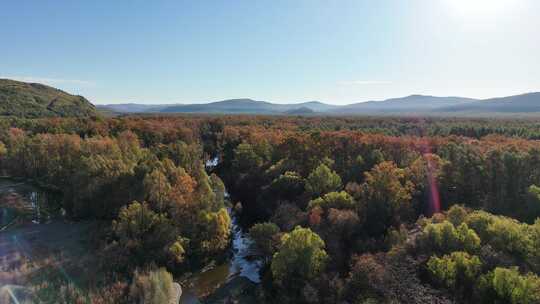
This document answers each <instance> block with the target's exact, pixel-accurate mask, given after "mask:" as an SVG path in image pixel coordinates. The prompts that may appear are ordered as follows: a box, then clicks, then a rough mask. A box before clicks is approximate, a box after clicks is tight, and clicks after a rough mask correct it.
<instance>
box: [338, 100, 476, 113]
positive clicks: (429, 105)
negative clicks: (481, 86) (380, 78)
mask: <svg viewBox="0 0 540 304" xmlns="http://www.w3.org/2000/svg"><path fill="white" fill-rule="evenodd" d="M476 101H477V100H475V99H471V98H463V97H436V96H426V95H410V96H407V97H401V98H391V99H386V100H382V101H367V102H359V103H354V104H350V105H346V106H342V107H339V108H336V109H334V110H333V111H332V112H333V113H340V114H362V113H363V114H370V113H374V114H376V113H404V112H405V113H411V112H430V111H433V110H438V109H440V108H444V107H449V106H456V105H461V104H465V103H471V102H476Z"/></svg>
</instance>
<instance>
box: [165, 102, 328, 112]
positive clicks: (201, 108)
mask: <svg viewBox="0 0 540 304" xmlns="http://www.w3.org/2000/svg"><path fill="white" fill-rule="evenodd" d="M336 107H337V106H334V105H329V104H324V103H322V102H318V101H309V102H302V103H290V104H277V103H271V102H267V101H260V100H253V99H247V98H244V99H228V100H222V101H217V102H210V103H203V104H187V105H175V106H170V107H165V108H162V109H161V110H160V112H162V113H225V114H235V113H237V114H285V113H286V112H289V111H293V110H297V109H302V108H305V109H309V110H311V111H313V112H326V111H328V110H330V109H334V108H336Z"/></svg>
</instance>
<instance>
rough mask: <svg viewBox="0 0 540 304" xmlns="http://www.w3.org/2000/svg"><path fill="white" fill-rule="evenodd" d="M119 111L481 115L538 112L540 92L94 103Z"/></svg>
mask: <svg viewBox="0 0 540 304" xmlns="http://www.w3.org/2000/svg"><path fill="white" fill-rule="evenodd" d="M98 107H100V108H104V109H108V110H110V111H114V112H119V113H223V114H285V115H286V114H289V115H304V114H305V115H308V114H315V115H316V114H325V115H362V114H369V115H377V114H389V115H394V114H395V115H398V114H426V115H429V114H434V115H435V114H448V115H461V114H473V115H474V114H481V113H502V114H504V113H510V114H511V113H531V112H535V113H540V93H539V92H536V93H527V94H522V95H515V96H508V97H500V98H492V99H484V100H482V99H474V98H465V97H437V96H426V95H410V96H406V97H401V98H391V99H386V100H382V101H367V102H359V103H353V104H350V105H343V106H338V105H331V104H326V103H323V102H319V101H310V102H302V103H288V104H277V103H271V102H268V101H260V100H252V99H229V100H222V101H217V102H210V103H202V104H175V105H148V104H112V105H103V106H98Z"/></svg>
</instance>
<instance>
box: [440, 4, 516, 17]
mask: <svg viewBox="0 0 540 304" xmlns="http://www.w3.org/2000/svg"><path fill="white" fill-rule="evenodd" d="M447 2H448V3H449V5H450V6H451V7H452V9H453V10H455V11H457V12H458V13H460V14H463V15H465V16H475V17H478V16H490V15H491V16H492V15H495V14H498V13H500V12H503V11H505V10H506V9H509V8H510V7H511V6H512V5H513V4H515V3H516V2H517V0H447Z"/></svg>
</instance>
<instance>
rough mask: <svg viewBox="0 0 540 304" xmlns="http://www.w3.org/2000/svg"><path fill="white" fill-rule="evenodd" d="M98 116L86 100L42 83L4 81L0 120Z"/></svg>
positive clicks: (0, 93) (0, 88)
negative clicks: (11, 117) (7, 118)
mask: <svg viewBox="0 0 540 304" xmlns="http://www.w3.org/2000/svg"><path fill="white" fill-rule="evenodd" d="M97 115H98V112H97V110H96V108H95V107H94V105H93V104H91V103H90V102H89V101H88V100H87V99H86V98H84V97H82V96H77V95H71V94H69V93H66V92H64V91H61V90H58V89H55V88H53V87H50V86H46V85H43V84H39V83H26V82H21V81H15V80H10V79H0V116H17V117H25V118H36V117H67V116H72V117H90V116H97Z"/></svg>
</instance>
